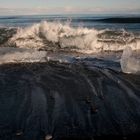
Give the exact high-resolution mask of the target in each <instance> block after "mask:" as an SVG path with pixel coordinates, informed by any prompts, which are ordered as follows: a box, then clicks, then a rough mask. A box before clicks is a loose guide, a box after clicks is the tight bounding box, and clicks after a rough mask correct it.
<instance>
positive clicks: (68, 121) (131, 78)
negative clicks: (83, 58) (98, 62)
mask: <svg viewBox="0 0 140 140" xmlns="http://www.w3.org/2000/svg"><path fill="white" fill-rule="evenodd" d="M0 112H1V113H0V139H1V140H44V139H45V136H47V135H51V136H52V139H53V140H58V139H61V140H62V139H65V140H66V139H71V140H73V139H80V140H81V139H88V140H92V139H93V138H94V139H99V138H100V139H105V138H108V139H112V138H113V139H120V138H121V139H127V138H134V137H135V136H139V133H140V121H139V118H140V76H138V75H131V74H129V75H128V74H123V73H121V72H117V71H114V70H111V69H107V68H102V67H96V66H95V67H92V68H90V67H88V66H86V65H84V64H83V63H82V62H81V63H76V64H75V63H72V64H65V63H58V62H45V63H20V64H14V63H13V64H3V65H1V66H0Z"/></svg>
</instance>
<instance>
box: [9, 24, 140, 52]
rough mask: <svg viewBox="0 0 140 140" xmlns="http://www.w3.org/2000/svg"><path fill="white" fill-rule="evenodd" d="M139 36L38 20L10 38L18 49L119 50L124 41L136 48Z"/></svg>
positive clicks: (123, 46)
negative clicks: (38, 21) (39, 21)
mask: <svg viewBox="0 0 140 140" xmlns="http://www.w3.org/2000/svg"><path fill="white" fill-rule="evenodd" d="M139 40H140V37H139V36H135V35H134V34H133V33H128V32H126V31H124V30H120V31H111V30H100V31H99V30H96V29H88V28H83V27H78V28H74V27H71V26H70V24H67V23H65V24H62V23H60V22H47V21H44V22H41V23H38V24H34V25H33V26H31V27H27V28H19V29H18V31H17V33H16V34H15V35H14V36H13V37H12V38H11V39H10V43H11V44H15V45H16V46H17V47H20V48H26V47H28V48H35V49H45V50H67V51H76V52H81V53H97V52H101V51H122V50H123V49H124V48H125V47H126V46H127V45H128V44H129V46H131V47H132V49H133V50H136V49H140V41H139Z"/></svg>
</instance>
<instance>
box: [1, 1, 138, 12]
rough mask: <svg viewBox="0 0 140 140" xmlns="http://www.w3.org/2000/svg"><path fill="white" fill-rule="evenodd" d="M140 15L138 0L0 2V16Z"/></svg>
mask: <svg viewBox="0 0 140 140" xmlns="http://www.w3.org/2000/svg"><path fill="white" fill-rule="evenodd" d="M80 13H81V14H83V13H85V14H90V13H91V14H113V13H117V14H140V0H0V15H22V14H26V15H27V14H80Z"/></svg>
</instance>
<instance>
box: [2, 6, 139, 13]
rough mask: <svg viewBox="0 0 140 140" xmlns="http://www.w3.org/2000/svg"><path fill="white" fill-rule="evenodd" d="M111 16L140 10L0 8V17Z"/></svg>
mask: <svg viewBox="0 0 140 140" xmlns="http://www.w3.org/2000/svg"><path fill="white" fill-rule="evenodd" d="M63 13H65V14H74V13H77V14H79V13H85V14H90V13H91V14H104V13H107V14H110V13H111V14H112V13H119V14H121V13H122V14H123V13H128V14H129V13H130V14H140V8H130V7H128V8H102V7H93V8H92V7H89V8H80V7H69V6H67V7H52V8H41V7H38V8H0V15H24V14H25V15H32V14H34V15H36V14H63Z"/></svg>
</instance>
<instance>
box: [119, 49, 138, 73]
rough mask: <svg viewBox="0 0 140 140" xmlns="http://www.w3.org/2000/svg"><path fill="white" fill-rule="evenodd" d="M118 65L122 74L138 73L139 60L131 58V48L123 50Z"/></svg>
mask: <svg viewBox="0 0 140 140" xmlns="http://www.w3.org/2000/svg"><path fill="white" fill-rule="evenodd" d="M120 63H121V68H122V71H123V72H124V73H134V74H136V73H140V59H138V58H135V57H134V56H133V52H132V48H131V47H126V48H125V49H124V51H123V54H122V57H121V61H120Z"/></svg>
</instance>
